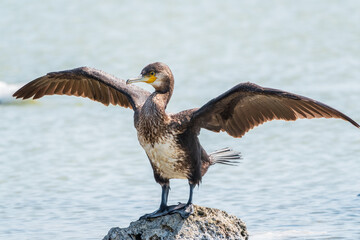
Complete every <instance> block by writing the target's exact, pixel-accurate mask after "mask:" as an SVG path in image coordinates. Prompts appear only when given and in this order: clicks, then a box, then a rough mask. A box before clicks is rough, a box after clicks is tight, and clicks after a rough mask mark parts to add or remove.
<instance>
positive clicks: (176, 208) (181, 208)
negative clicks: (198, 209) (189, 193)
mask: <svg viewBox="0 0 360 240" xmlns="http://www.w3.org/2000/svg"><path fill="white" fill-rule="evenodd" d="M193 212H194V207H193V205H192V203H190V204H189V203H188V204H185V203H179V204H178V205H172V206H169V214H174V213H179V214H180V216H181V217H182V218H183V219H186V218H188V217H189V216H190V215H191V214H192V213H193Z"/></svg>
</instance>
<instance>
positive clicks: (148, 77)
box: [126, 62, 174, 93]
mask: <svg viewBox="0 0 360 240" xmlns="http://www.w3.org/2000/svg"><path fill="white" fill-rule="evenodd" d="M136 82H145V83H148V84H150V85H151V86H153V87H154V88H155V90H156V91H157V92H163V93H165V92H169V91H172V89H173V87H174V76H173V74H172V72H171V70H170V68H169V67H168V66H167V65H166V64H165V63H161V62H155V63H151V64H149V65H147V66H146V67H144V69H143V70H142V71H141V74H140V76H139V77H137V78H130V79H128V80H127V81H126V84H131V83H136Z"/></svg>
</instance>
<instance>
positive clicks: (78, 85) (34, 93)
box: [13, 67, 150, 110]
mask: <svg viewBox="0 0 360 240" xmlns="http://www.w3.org/2000/svg"><path fill="white" fill-rule="evenodd" d="M53 94H58V95H72V96H78V97H87V98H90V99H91V100H94V101H98V102H101V103H103V104H105V105H109V104H113V105H120V106H122V107H130V108H133V109H134V110H135V109H137V108H139V107H141V106H142V105H143V104H144V102H145V100H146V99H147V97H148V96H150V93H149V92H148V91H146V90H143V89H141V88H139V87H137V86H134V85H126V83H125V81H124V80H121V79H118V78H116V77H114V76H112V75H110V74H107V73H105V72H102V71H99V70H96V69H93V68H89V67H80V68H75V69H72V70H66V71H60V72H52V73H48V74H47V75H45V76H42V77H39V78H37V79H35V80H33V81H31V82H29V83H28V84H26V85H25V86H23V87H22V88H20V89H19V90H18V91H16V92H15V93H14V95H13V96H14V97H16V98H23V99H27V98H31V97H33V98H34V99H37V98H41V97H43V96H44V95H53Z"/></svg>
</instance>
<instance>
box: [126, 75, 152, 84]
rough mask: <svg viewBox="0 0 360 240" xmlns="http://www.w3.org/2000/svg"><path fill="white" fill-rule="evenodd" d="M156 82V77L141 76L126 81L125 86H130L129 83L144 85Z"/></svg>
mask: <svg viewBox="0 0 360 240" xmlns="http://www.w3.org/2000/svg"><path fill="white" fill-rule="evenodd" d="M155 80H156V77H155V76H154V75H153V76H142V75H140V76H139V77H136V78H129V79H128V80H127V81H126V84H131V83H136V82H144V83H153V82H154V81H155Z"/></svg>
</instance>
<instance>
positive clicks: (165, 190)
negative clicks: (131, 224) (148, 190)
mask: <svg viewBox="0 0 360 240" xmlns="http://www.w3.org/2000/svg"><path fill="white" fill-rule="evenodd" d="M161 188H162V192H161V203H160V207H159V209H158V210H156V211H155V212H153V213H149V214H145V215H144V216H141V217H140V219H149V218H156V217H160V216H164V215H166V214H168V213H169V207H168V206H167V201H168V196H169V190H170V185H169V183H165V184H163V185H161Z"/></svg>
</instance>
